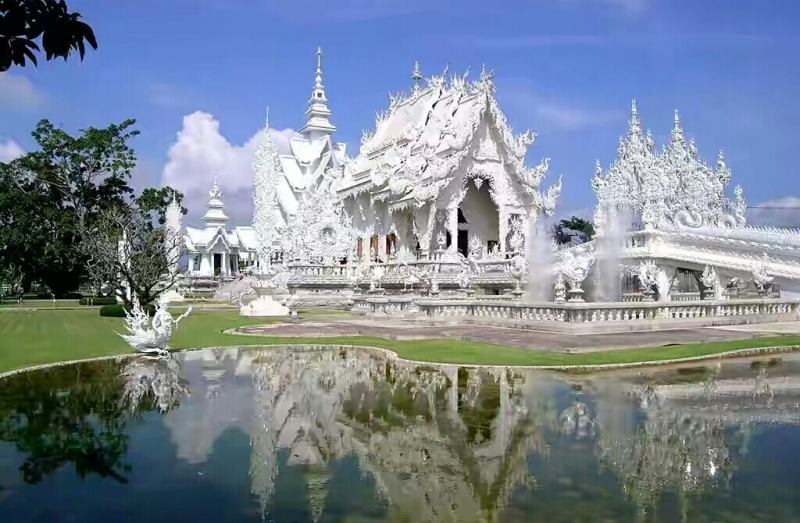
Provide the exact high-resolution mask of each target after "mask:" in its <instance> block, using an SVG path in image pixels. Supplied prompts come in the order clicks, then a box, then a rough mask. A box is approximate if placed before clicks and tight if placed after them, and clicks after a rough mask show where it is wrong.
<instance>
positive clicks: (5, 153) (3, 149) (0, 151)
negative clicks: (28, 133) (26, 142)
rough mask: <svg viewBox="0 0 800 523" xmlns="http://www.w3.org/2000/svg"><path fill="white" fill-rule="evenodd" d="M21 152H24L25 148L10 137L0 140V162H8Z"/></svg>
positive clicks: (21, 153)
mask: <svg viewBox="0 0 800 523" xmlns="http://www.w3.org/2000/svg"><path fill="white" fill-rule="evenodd" d="M23 154H25V149H23V148H22V146H21V145H20V144H18V143H17V142H15V141H14V140H12V139H11V138H7V139H5V140H3V141H0V162H2V163H8V162H10V161H11V160H15V159H17V158H19V157H20V156H22V155H23Z"/></svg>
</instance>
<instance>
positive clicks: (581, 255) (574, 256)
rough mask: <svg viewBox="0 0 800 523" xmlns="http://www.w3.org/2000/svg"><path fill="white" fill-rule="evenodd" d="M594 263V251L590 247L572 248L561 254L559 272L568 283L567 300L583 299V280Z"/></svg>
mask: <svg viewBox="0 0 800 523" xmlns="http://www.w3.org/2000/svg"><path fill="white" fill-rule="evenodd" d="M593 264H594V252H593V251H592V250H590V249H574V250H568V251H565V252H564V253H563V255H562V264H561V273H562V274H563V276H564V278H566V280H567V282H568V283H569V286H570V289H569V295H570V298H569V301H571V302H580V301H583V289H582V288H581V285H583V281H584V280H585V279H586V277H587V276H588V275H589V269H591V267H592V265H593Z"/></svg>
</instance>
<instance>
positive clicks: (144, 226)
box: [81, 205, 183, 307]
mask: <svg viewBox="0 0 800 523" xmlns="http://www.w3.org/2000/svg"><path fill="white" fill-rule="evenodd" d="M167 232H168V231H167V229H166V228H165V227H155V226H154V225H153V223H152V222H151V221H150V220H149V217H148V213H146V212H144V211H143V210H142V209H141V208H139V207H136V206H135V205H132V206H128V207H112V208H110V209H108V210H106V211H104V212H103V213H102V214H101V215H100V217H99V218H98V219H97V220H96V221H95V222H94V223H92V224H91V226H90V228H88V229H87V232H86V234H85V235H84V238H83V242H82V244H81V245H82V249H83V252H84V255H85V256H86V257H87V259H88V271H89V273H90V275H91V278H92V280H93V281H106V282H109V283H110V285H111V286H112V287H113V288H114V292H115V295H116V296H119V297H120V298H121V299H122V300H123V301H124V302H125V304H126V306H128V307H130V306H131V297H132V296H133V295H134V294H135V295H136V296H138V299H139V301H140V302H141V303H152V302H153V301H155V300H156V299H157V298H158V296H159V295H160V294H161V293H162V292H164V291H166V290H167V289H169V288H171V287H172V286H173V285H174V284H175V282H176V281H177V278H178V276H179V273H178V272H177V271H174V270H172V268H173V267H174V266H175V265H176V264H177V262H178V259H179V258H180V256H181V253H182V246H183V239H182V238H181V237H180V236H179V235H173V234H168V233H167Z"/></svg>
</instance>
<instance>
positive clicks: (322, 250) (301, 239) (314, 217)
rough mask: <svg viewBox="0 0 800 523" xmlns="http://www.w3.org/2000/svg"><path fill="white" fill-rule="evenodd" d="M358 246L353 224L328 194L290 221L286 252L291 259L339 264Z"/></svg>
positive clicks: (319, 196) (305, 204) (312, 201)
mask: <svg viewBox="0 0 800 523" xmlns="http://www.w3.org/2000/svg"><path fill="white" fill-rule="evenodd" d="M354 243H355V235H354V233H353V227H352V222H351V220H350V217H349V216H348V215H347V213H346V212H345V210H344V208H343V206H342V204H341V202H339V201H337V200H336V199H335V198H334V196H333V195H332V194H329V193H328V192H327V191H324V192H320V193H319V194H316V195H314V196H313V197H312V198H310V199H307V200H306V201H304V202H303V203H302V204H301V206H300V210H299V211H298V213H297V214H296V215H295V216H293V217H292V219H291V220H290V221H289V226H288V227H287V231H286V238H285V240H284V249H285V252H286V254H287V255H288V258H289V259H292V260H304V261H309V260H313V261H316V262H320V261H321V262H324V263H338V262H339V260H340V259H342V258H346V257H347V256H348V255H350V253H351V252H350V251H351V250H352V246H353V244H354Z"/></svg>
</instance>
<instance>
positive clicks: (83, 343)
mask: <svg viewBox="0 0 800 523" xmlns="http://www.w3.org/2000/svg"><path fill="white" fill-rule="evenodd" d="M268 321H269V320H265V319H264V318H244V317H241V316H239V314H238V311H234V310H224V311H204V310H200V311H197V312H195V313H193V314H192V315H190V316H189V317H188V318H187V319H186V320H184V322H183V323H181V325H180V328H179V329H178V330H177V331H176V334H175V336H174V338H173V340H172V346H173V347H174V348H176V349H190V348H202V347H218V346H236V345H264V344H347V345H363V346H374V347H383V348H387V349H391V350H393V351H395V352H397V353H398V354H399V355H400V356H401V357H403V358H407V359H412V360H419V361H428V362H440V363H464V364H488V365H595V364H607V363H632V362H648V361H659V360H669V359H677V358H685V357H690V356H701V355H713V354H719V353H722V352H727V351H731V350H736V349H747V348H754V347H777V346H786V345H800V336H780V337H770V338H760V339H745V340H736V341H726V342H715V343H695V344H686V345H675V346H670V347H659V348H641V349H625V350H616V351H605V352H593V353H586V354H560V353H553V352H546V351H537V350H523V349H518V348H512V347H501V346H497V345H491V344H487V343H478V342H469V341H461V340H451V339H441V340H413V341H395V340H387V339H383V338H375V337H368V336H340V337H322V338H320V337H309V338H298V337H278V336H242V335H231V334H225V333H224V332H223V331H224V330H226V329H230V328H233V327H237V326H241V325H258V324H264V323H267V322H268ZM122 330H123V325H122V320H121V319H119V318H103V317H100V315H99V314H98V312H97V309H89V308H86V309H74V310H61V311H58V310H55V311H54V310H47V309H40V310H36V311H8V310H7V311H0V372H3V371H7V370H11V369H15V368H20V367H25V366H29V365H36V364H42V363H49V362H54V361H63V360H73V359H82V358H91V357H97V356H107V355H115V354H124V353H126V352H129V351H130V349H129V348H128V347H127V346H126V345H125V344H124V342H123V341H122V339H120V338H119V336H117V335H116V332H120V331H122Z"/></svg>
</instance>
